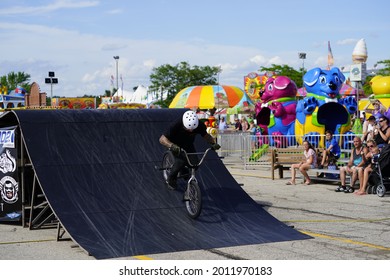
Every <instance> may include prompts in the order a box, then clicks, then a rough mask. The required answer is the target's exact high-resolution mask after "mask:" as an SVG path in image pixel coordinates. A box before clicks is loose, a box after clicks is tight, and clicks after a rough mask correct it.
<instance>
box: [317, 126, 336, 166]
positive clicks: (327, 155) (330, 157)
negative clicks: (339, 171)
mask: <svg viewBox="0 0 390 280" xmlns="http://www.w3.org/2000/svg"><path fill="white" fill-rule="evenodd" d="M325 139H326V141H325V150H324V151H323V152H322V161H321V164H320V166H318V168H319V169H323V168H324V165H325V163H327V165H328V164H329V163H330V162H331V161H333V162H334V164H336V161H337V160H338V159H339V158H340V154H341V150H340V146H339V143H337V141H336V139H334V138H333V132H332V131H331V130H327V131H326V132H325Z"/></svg>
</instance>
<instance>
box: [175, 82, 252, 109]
mask: <svg viewBox="0 0 390 280" xmlns="http://www.w3.org/2000/svg"><path fill="white" fill-rule="evenodd" d="M243 96H244V91H243V90H242V89H240V88H238V87H235V86H222V85H221V86H220V85H216V86H192V87H187V88H185V89H183V90H181V91H180V92H179V93H178V94H176V96H175V98H174V99H173V100H172V102H171V104H170V105H169V108H190V109H194V108H196V109H198V108H199V109H212V108H217V109H218V108H232V107H234V106H235V105H236V104H237V103H238V102H240V100H241V98H242V97H243Z"/></svg>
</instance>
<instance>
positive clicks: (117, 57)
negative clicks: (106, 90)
mask: <svg viewBox="0 0 390 280" xmlns="http://www.w3.org/2000/svg"><path fill="white" fill-rule="evenodd" d="M114 59H115V63H116V91H117V92H118V89H119V83H118V60H119V56H117V55H116V56H114ZM111 94H112V93H111Z"/></svg>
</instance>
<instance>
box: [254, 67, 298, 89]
mask: <svg viewBox="0 0 390 280" xmlns="http://www.w3.org/2000/svg"><path fill="white" fill-rule="evenodd" d="M259 71H260V72H267V73H272V74H275V75H277V76H287V77H289V78H290V79H291V80H293V81H294V82H295V84H296V85H297V87H298V88H301V87H302V86H303V80H302V77H303V75H304V74H305V71H303V69H302V68H301V69H300V70H299V71H297V70H295V69H294V68H292V67H290V66H288V65H286V64H284V65H276V64H272V65H271V67H264V66H261V67H260V69H259Z"/></svg>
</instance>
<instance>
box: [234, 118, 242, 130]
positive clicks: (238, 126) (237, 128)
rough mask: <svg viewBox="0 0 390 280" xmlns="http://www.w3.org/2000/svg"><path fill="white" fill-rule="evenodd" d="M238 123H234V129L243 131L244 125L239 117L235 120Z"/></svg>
mask: <svg viewBox="0 0 390 280" xmlns="http://www.w3.org/2000/svg"><path fill="white" fill-rule="evenodd" d="M234 121H235V122H236V123H235V124H234V129H235V130H237V131H242V125H241V122H240V120H239V119H238V118H236V119H235V120H234Z"/></svg>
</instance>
